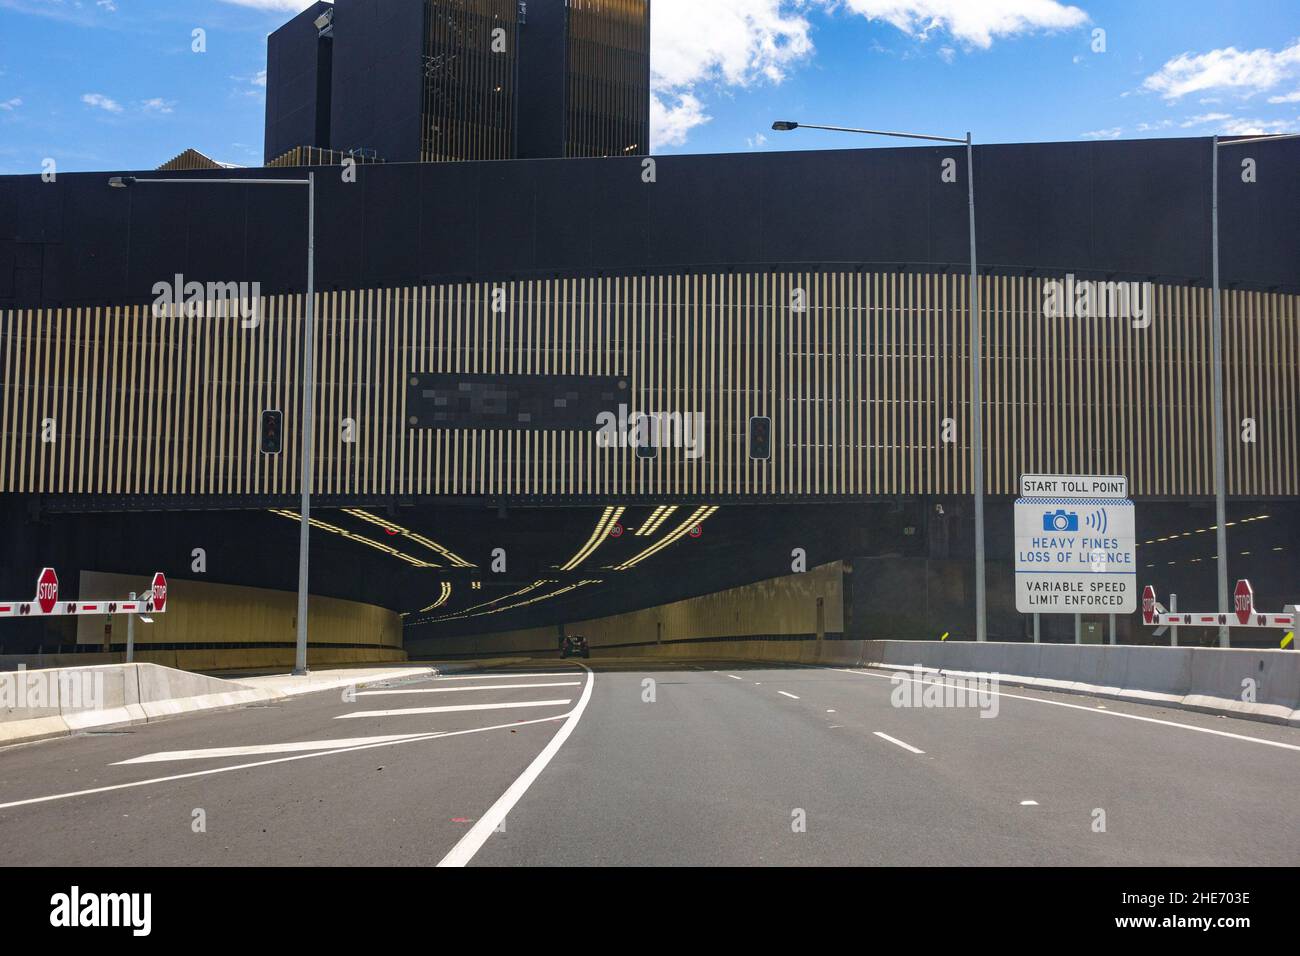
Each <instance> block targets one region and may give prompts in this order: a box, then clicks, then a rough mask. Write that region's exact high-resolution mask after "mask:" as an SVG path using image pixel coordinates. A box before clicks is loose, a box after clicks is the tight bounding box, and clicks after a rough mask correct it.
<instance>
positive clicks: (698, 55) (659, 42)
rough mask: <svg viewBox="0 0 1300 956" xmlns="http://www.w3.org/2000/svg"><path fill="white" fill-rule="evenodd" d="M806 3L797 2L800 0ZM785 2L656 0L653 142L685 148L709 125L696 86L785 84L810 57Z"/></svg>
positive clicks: (806, 27)
mask: <svg viewBox="0 0 1300 956" xmlns="http://www.w3.org/2000/svg"><path fill="white" fill-rule="evenodd" d="M801 2H802V0H800V3H801ZM790 6H791V4H790V3H788V2H787V0H709V2H708V3H701V2H700V0H655V2H654V3H652V4H651V6H650V47H651V55H650V88H651V96H650V143H651V146H652V148H658V147H661V146H681V145H682V144H684V143H685V142H686V138H687V135H688V134H689V133H690V131H691V130H692V129H695V128H696V127H698V126H702V125H703V124H705V123H707V122H709V119H710V117H709V115H708V112H707V109H706V108H705V105H704V102H703V100H701V98H700V92H699V91H698V90H697V87H700V86H705V85H712V84H717V85H722V86H729V87H741V88H744V87H749V86H752V85H754V84H757V83H780V82H781V81H782V80H784V79H785V77H786V75H787V74H788V72H789V70H790V69H791V68H792V67H793V66H794V65H795V64H797V63H798V62H800V61H801V60H804V59H806V58H808V57H810V56H811V55H812V52H813V43H812V38H811V36H810V32H811V26H810V24H809V23H808V21H807V20H806V19H805V18H804V17H803V16H801V15H799V14H798V13H795V12H793V11H792V10H789V9H787V7H790Z"/></svg>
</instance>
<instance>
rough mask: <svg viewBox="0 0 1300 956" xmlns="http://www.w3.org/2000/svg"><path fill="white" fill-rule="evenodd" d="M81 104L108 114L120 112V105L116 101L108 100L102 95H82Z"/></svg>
mask: <svg viewBox="0 0 1300 956" xmlns="http://www.w3.org/2000/svg"><path fill="white" fill-rule="evenodd" d="M81 102H83V103H85V104H86V105H87V106H93V107H95V108H96V109H101V110H104V111H106V112H109V113H120V112H122V104H121V103H119V102H117V100H113V99H109V98H108V97H107V96H105V95H104V94H103V93H83V94H81Z"/></svg>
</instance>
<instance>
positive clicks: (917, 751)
mask: <svg viewBox="0 0 1300 956" xmlns="http://www.w3.org/2000/svg"><path fill="white" fill-rule="evenodd" d="M872 733H874V734H875V735H876V736H877V737H879V738H880V739H881V740H888V741H889V742H890V743H891V744H896V745H898V746H899V747H902V748H903V749H904V750H910V751H911V752H912V753H914V754H923V753H925V751H924V750H922V749H921V748H919V747H913V746H912V745H911V744H908V743H904V742H903V741H901V740H899V739H898V738H897V737H891V736H889V734H887V733H884V732H883V731H880V730H873V731H872Z"/></svg>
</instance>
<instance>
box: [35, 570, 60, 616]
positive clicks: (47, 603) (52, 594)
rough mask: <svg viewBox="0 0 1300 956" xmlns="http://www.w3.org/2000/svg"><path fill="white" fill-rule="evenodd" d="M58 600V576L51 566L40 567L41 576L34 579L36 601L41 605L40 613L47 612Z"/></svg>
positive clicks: (52, 608)
mask: <svg viewBox="0 0 1300 956" xmlns="http://www.w3.org/2000/svg"><path fill="white" fill-rule="evenodd" d="M58 601H59V576H58V575H57V574H55V573H54V569H53V568H42V569H41V576H40V577H39V578H37V579H36V603H37V604H39V605H40V606H41V613H42V614H49V613H50V612H51V611H53V610H54V605H55V604H57V603H58Z"/></svg>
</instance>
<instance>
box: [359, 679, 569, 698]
mask: <svg viewBox="0 0 1300 956" xmlns="http://www.w3.org/2000/svg"><path fill="white" fill-rule="evenodd" d="M581 683H582V681H580V680H562V681H548V682H546V683H542V684H474V685H473V686H471V687H402V688H398V689H395V690H359V691H357V696H358V697H378V696H382V695H384V694H454V693H457V692H460V691H467V690H518V689H519V688H521V687H577V686H578V685H579V684H581Z"/></svg>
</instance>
